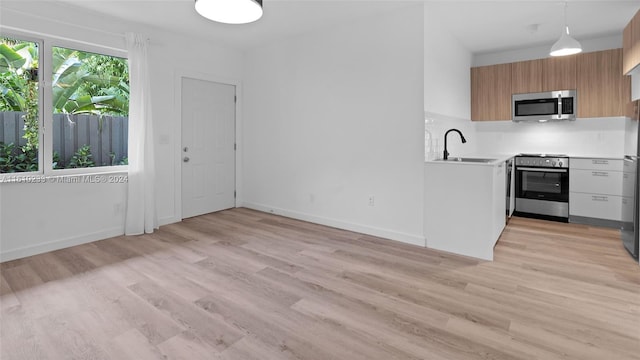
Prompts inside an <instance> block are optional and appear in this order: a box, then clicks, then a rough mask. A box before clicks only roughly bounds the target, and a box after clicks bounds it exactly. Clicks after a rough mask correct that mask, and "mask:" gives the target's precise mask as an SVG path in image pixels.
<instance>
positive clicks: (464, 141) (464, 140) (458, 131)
mask: <svg viewBox="0 0 640 360" xmlns="http://www.w3.org/2000/svg"><path fill="white" fill-rule="evenodd" d="M452 131H455V132H457V133H458V135H460V140H462V143H463V144H464V143H466V142H467V139H465V138H464V135H462V133H461V132H460V130H458V129H449V130H447V132H446V133H444V154H443V155H444V156H443V157H442V159H443V160H447V159H448V158H449V152H448V151H447V135H449V133H450V132H452Z"/></svg>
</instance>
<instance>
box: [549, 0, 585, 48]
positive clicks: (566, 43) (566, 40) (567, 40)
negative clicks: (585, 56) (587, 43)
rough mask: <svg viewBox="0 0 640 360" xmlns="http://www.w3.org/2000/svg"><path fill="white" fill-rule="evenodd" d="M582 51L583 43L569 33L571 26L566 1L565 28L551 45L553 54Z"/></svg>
mask: <svg viewBox="0 0 640 360" xmlns="http://www.w3.org/2000/svg"><path fill="white" fill-rule="evenodd" d="M579 52H582V45H580V43H579V42H578V40H576V39H574V38H572V37H571V35H569V26H567V3H564V28H563V31H562V35H560V39H558V41H556V43H555V44H553V46H552V47H551V52H549V55H551V56H566V55H573V54H577V53H579Z"/></svg>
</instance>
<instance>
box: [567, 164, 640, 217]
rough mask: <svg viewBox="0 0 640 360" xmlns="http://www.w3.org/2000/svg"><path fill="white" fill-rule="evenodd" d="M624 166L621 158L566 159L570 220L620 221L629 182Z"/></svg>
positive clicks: (626, 201) (627, 200)
mask: <svg viewBox="0 0 640 360" xmlns="http://www.w3.org/2000/svg"><path fill="white" fill-rule="evenodd" d="M623 163H624V161H623V160H622V159H595V158H577V159H576V158H571V159H570V160H569V218H570V220H571V219H572V217H573V218H574V219H575V217H580V218H592V219H597V220H609V221H612V222H619V221H623V219H622V214H623V211H622V207H623V205H624V204H627V206H628V204H629V203H630V202H629V199H627V198H625V197H624V194H625V191H624V190H625V189H626V188H627V187H628V186H629V184H628V183H629V181H625V175H626V174H624V172H623V168H624V166H623ZM631 186H632V185H631ZM627 190H628V189H627Z"/></svg>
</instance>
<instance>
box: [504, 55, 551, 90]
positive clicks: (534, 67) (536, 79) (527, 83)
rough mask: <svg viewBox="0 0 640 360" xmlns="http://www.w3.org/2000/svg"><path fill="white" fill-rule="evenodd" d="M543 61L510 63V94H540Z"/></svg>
mask: <svg viewBox="0 0 640 360" xmlns="http://www.w3.org/2000/svg"><path fill="white" fill-rule="evenodd" d="M543 62H544V60H529V61H519V62H514V63H511V92H512V93H513V94H524V93H536V92H542V91H544V90H543V86H542V81H543V77H544V76H543V73H544V71H543Z"/></svg>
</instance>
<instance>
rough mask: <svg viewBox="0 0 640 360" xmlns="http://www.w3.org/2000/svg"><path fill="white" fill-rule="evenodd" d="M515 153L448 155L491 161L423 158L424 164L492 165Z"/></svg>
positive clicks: (450, 156) (505, 159) (507, 158)
mask: <svg viewBox="0 0 640 360" xmlns="http://www.w3.org/2000/svg"><path fill="white" fill-rule="evenodd" d="M516 155H517V154H472V155H461V156H457V155H449V158H457V157H462V158H475V159H478V158H480V159H494V160H493V161H491V162H466V161H444V160H442V159H434V160H425V164H447V165H465V166H468V165H476V166H494V165H498V164H501V163H503V162H505V161H507V160H509V159H511V158H512V157H514V156H516Z"/></svg>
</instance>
